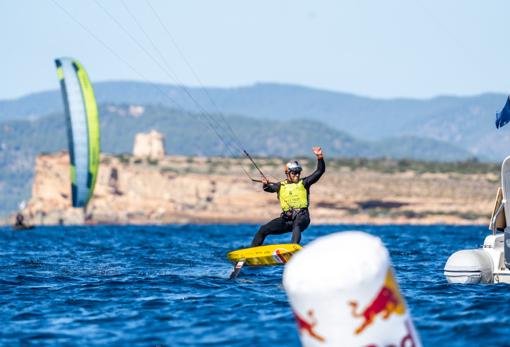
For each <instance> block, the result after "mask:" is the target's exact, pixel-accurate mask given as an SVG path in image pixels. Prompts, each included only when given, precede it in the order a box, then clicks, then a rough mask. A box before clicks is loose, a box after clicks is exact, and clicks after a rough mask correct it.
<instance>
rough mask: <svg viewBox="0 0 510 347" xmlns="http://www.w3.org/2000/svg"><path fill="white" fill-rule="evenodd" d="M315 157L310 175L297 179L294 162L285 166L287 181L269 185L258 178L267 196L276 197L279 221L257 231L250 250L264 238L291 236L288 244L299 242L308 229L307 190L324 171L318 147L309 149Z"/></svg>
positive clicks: (264, 180) (297, 174) (265, 225)
mask: <svg viewBox="0 0 510 347" xmlns="http://www.w3.org/2000/svg"><path fill="white" fill-rule="evenodd" d="M312 150H313V153H315V155H316V156H317V169H316V170H315V171H314V172H313V173H312V174H311V175H310V176H307V177H304V178H301V171H302V170H303V169H302V167H301V165H300V164H299V163H298V162H297V161H291V162H288V163H287V164H286V165H285V174H286V175H287V179H286V180H284V181H282V182H279V183H271V182H269V180H268V179H267V178H266V177H262V188H263V189H264V191H266V192H269V193H278V200H279V201H280V206H281V208H282V211H283V212H282V214H281V215H280V217H278V218H276V219H273V220H272V221H270V222H269V223H267V224H264V225H263V226H261V227H260V229H259V231H258V232H257V233H256V234H255V236H254V237H253V241H252V242H251V246H252V247H256V246H260V245H262V244H263V243H264V239H265V238H266V236H267V235H275V234H283V233H288V232H292V241H291V242H292V243H299V241H301V233H302V232H303V231H304V230H305V229H306V228H307V227H308V225H310V214H309V212H308V206H309V202H310V186H311V185H312V184H314V183H315V182H317V181H318V180H319V178H320V177H321V176H322V174H323V173H324V171H326V164H325V163H324V157H323V154H322V148H321V147H313V148H312Z"/></svg>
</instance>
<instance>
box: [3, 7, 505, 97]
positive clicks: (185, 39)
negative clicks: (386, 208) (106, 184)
mask: <svg viewBox="0 0 510 347" xmlns="http://www.w3.org/2000/svg"><path fill="white" fill-rule="evenodd" d="M151 6H152V8H154V10H155V11H156V12H157V15H158V16H159V18H161V19H162V20H163V22H164V25H165V26H166V28H167V29H168V31H169V33H170V34H168V33H167V32H166V29H165V28H164V27H163V26H162V25H161V24H160V23H159V22H158V18H157V17H156V16H155V15H154V13H153V12H152V10H151ZM509 12H510V2H509V1H507V0H499V1H485V2H482V1H479V0H472V1H468V0H448V1H445V0H437V1H436V0H385V1H377V0H372V1H368V0H310V1H304V0H292V1H279V0H256V1H255V0H253V1H245V0H202V1H199V0H180V1H173V0H172V1H164V0H161V1H159V0H137V1H134V0H108V1H105V0H97V1H95V0H87V1H85V0H83V1H68V0H32V1H28V0H17V1H9V0H0V31H1V32H2V46H1V47H2V49H1V52H2V54H1V58H0V59H1V62H2V64H1V65H0V66H1V68H0V69H1V72H2V76H1V81H2V83H1V84H0V99H6V98H15V97H19V96H22V95H25V94H28V93H32V92H35V91H41V90H47V89H57V88H58V83H57V77H56V74H55V68H54V65H53V59H54V58H55V57H60V56H72V57H75V58H77V59H79V60H80V61H81V62H82V63H83V64H84V66H85V67H86V68H87V70H88V72H89V75H90V77H91V79H92V80H93V81H94V82H97V81H106V80H139V81H155V82H163V83H172V84H175V83H178V82H182V83H184V84H187V85H205V86H222V87H235V86H241V85H249V84H253V83H256V82H280V83H294V84H300V85H306V86H312V87H318V88H324V89H329V90H334V91H341V92H349V93H355V94H360V95H365V96H373V97H384V98H388V97H419V98H426V97H431V96H436V95H441V94H454V95H471V94H478V93H483V92H504V93H509V92H510V45H509V44H508V40H509V38H508V32H509V31H508V24H507V21H508V13H509ZM130 13H131V14H132V15H133V16H134V18H133V17H132V16H131V15H130ZM117 23H119V24H117ZM122 28H123V29H122ZM144 32H145V33H146V34H147V36H148V37H149V39H148V38H147V37H146V36H145V35H144ZM135 41H136V42H137V43H136V42H135ZM173 42H175V43H176V44H177V46H175V45H174V44H173ZM139 45H140V46H141V47H140V46H139ZM153 45H154V46H153ZM176 47H178V48H176ZM179 51H180V52H181V53H182V56H183V57H184V59H183V57H182V56H181V54H180V53H179ZM154 60H156V61H157V62H155V61H154ZM187 63H189V65H191V67H192V69H193V70H194V71H195V73H196V75H198V78H199V79H200V81H201V82H198V81H197V79H196V78H195V76H194V74H193V73H192V72H191V71H190V69H189V68H188V65H187ZM165 64H168V66H170V68H171V70H172V71H168V70H167V72H164V71H163V69H162V67H165ZM176 76H177V77H176Z"/></svg>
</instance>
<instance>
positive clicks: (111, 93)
mask: <svg viewBox="0 0 510 347" xmlns="http://www.w3.org/2000/svg"><path fill="white" fill-rule="evenodd" d="M94 88H95V92H96V96H97V99H98V102H99V103H102V104H138V105H161V106H166V107H171V108H177V109H184V110H187V111H190V112H204V111H206V112H213V113H216V112H218V110H219V111H220V112H221V113H224V114H238V115H243V116H248V117H252V118H256V119H259V120H260V119H269V120H280V121H290V120H293V121H294V120H300V119H305V120H313V121H318V122H321V123H323V124H325V125H327V126H328V127H331V128H334V129H337V130H341V131H343V132H345V133H347V134H350V135H352V136H354V137H356V138H358V139H360V140H365V141H372V140H381V139H385V138H389V137H402V136H406V138H407V139H408V140H410V139H412V138H428V139H433V140H439V141H442V142H448V143H450V144H452V145H455V146H456V147H458V148H462V149H464V150H466V151H469V152H471V153H472V154H473V155H476V156H479V157H483V158H486V159H490V160H501V159H502V158H504V157H505V156H506V155H507V154H509V148H510V133H509V131H508V130H507V129H503V130H499V131H496V129H495V127H494V119H495V112H496V111H499V110H500V109H501V108H502V106H503V104H504V103H505V100H506V97H507V96H506V95H503V94H484V95H479V96H472V97H454V96H443V97H437V98H432V99H427V100H416V99H391V100H384V99H373V98H366V97H360V96H355V95H351V94H346V93H337V92H330V91H324V90H318V89H313V88H307V87H300V86H293V85H282V84H256V85H253V86H249V87H239V88H206V89H202V88H189V87H187V88H186V89H185V88H182V87H179V86H171V85H163V84H150V83H142V82H102V83H96V84H94ZM187 92H189V93H190V94H191V95H192V97H193V99H191V98H190V97H189V95H188V94H187ZM211 101H212V102H211ZM61 109H62V105H61V100H60V93H59V92H58V91H50V92H42V93H37V94H32V95H28V96H26V97H23V98H20V99H16V100H8V101H0V119H2V120H3V121H6V120H12V119H27V118H32V119H36V118H38V117H41V116H44V115H46V114H48V113H52V112H61ZM408 143H409V142H408ZM459 159H460V158H459Z"/></svg>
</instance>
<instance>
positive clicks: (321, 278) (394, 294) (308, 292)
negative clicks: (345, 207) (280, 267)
mask: <svg viewBox="0 0 510 347" xmlns="http://www.w3.org/2000/svg"><path fill="white" fill-rule="evenodd" d="M283 285H284V287H285V290H286V291H287V295H288V298H289V302H290V305H291V307H292V310H293V311H294V316H295V319H296V322H297V326H298V330H299V335H300V339H301V343H302V345H303V346H306V347H312V346H370V347H376V346H381V347H382V346H389V345H392V346H402V347H418V346H421V342H420V339H419V337H418V335H417V333H416V331H415V329H414V325H413V323H412V320H411V316H410V314H409V310H408V309H407V306H406V303H405V301H404V298H403V297H402V295H401V294H400V290H399V288H398V285H397V282H396V281H395V277H394V275H393V270H392V267H391V262H390V258H389V254H388V251H387V250H386V248H385V247H384V245H383V244H382V242H381V240H380V239H379V238H378V237H375V236H371V235H369V234H366V233H363V232H358V231H348V232H340V233H335V234H332V235H328V236H324V237H321V238H319V239H317V240H315V241H313V242H311V243H310V244H308V245H307V246H306V247H304V248H303V249H302V250H301V251H300V252H298V253H296V254H295V255H294V256H293V257H292V258H291V260H290V261H289V263H287V265H286V267H285V271H284V274H283Z"/></svg>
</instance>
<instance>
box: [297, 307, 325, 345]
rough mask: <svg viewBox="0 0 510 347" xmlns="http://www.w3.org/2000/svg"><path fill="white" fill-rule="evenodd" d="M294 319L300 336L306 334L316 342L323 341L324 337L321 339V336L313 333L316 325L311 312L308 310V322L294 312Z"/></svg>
mask: <svg viewBox="0 0 510 347" xmlns="http://www.w3.org/2000/svg"><path fill="white" fill-rule="evenodd" d="M294 318H296V323H297V326H298V331H299V333H300V334H303V333H306V334H308V335H309V336H310V337H312V338H314V339H316V340H318V341H321V342H324V341H325V339H324V337H322V336H321V335H319V334H317V332H315V326H316V325H317V319H315V317H314V314H313V310H308V319H309V321H307V320H306V319H304V318H301V317H300V316H299V315H298V314H297V313H296V312H294Z"/></svg>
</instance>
